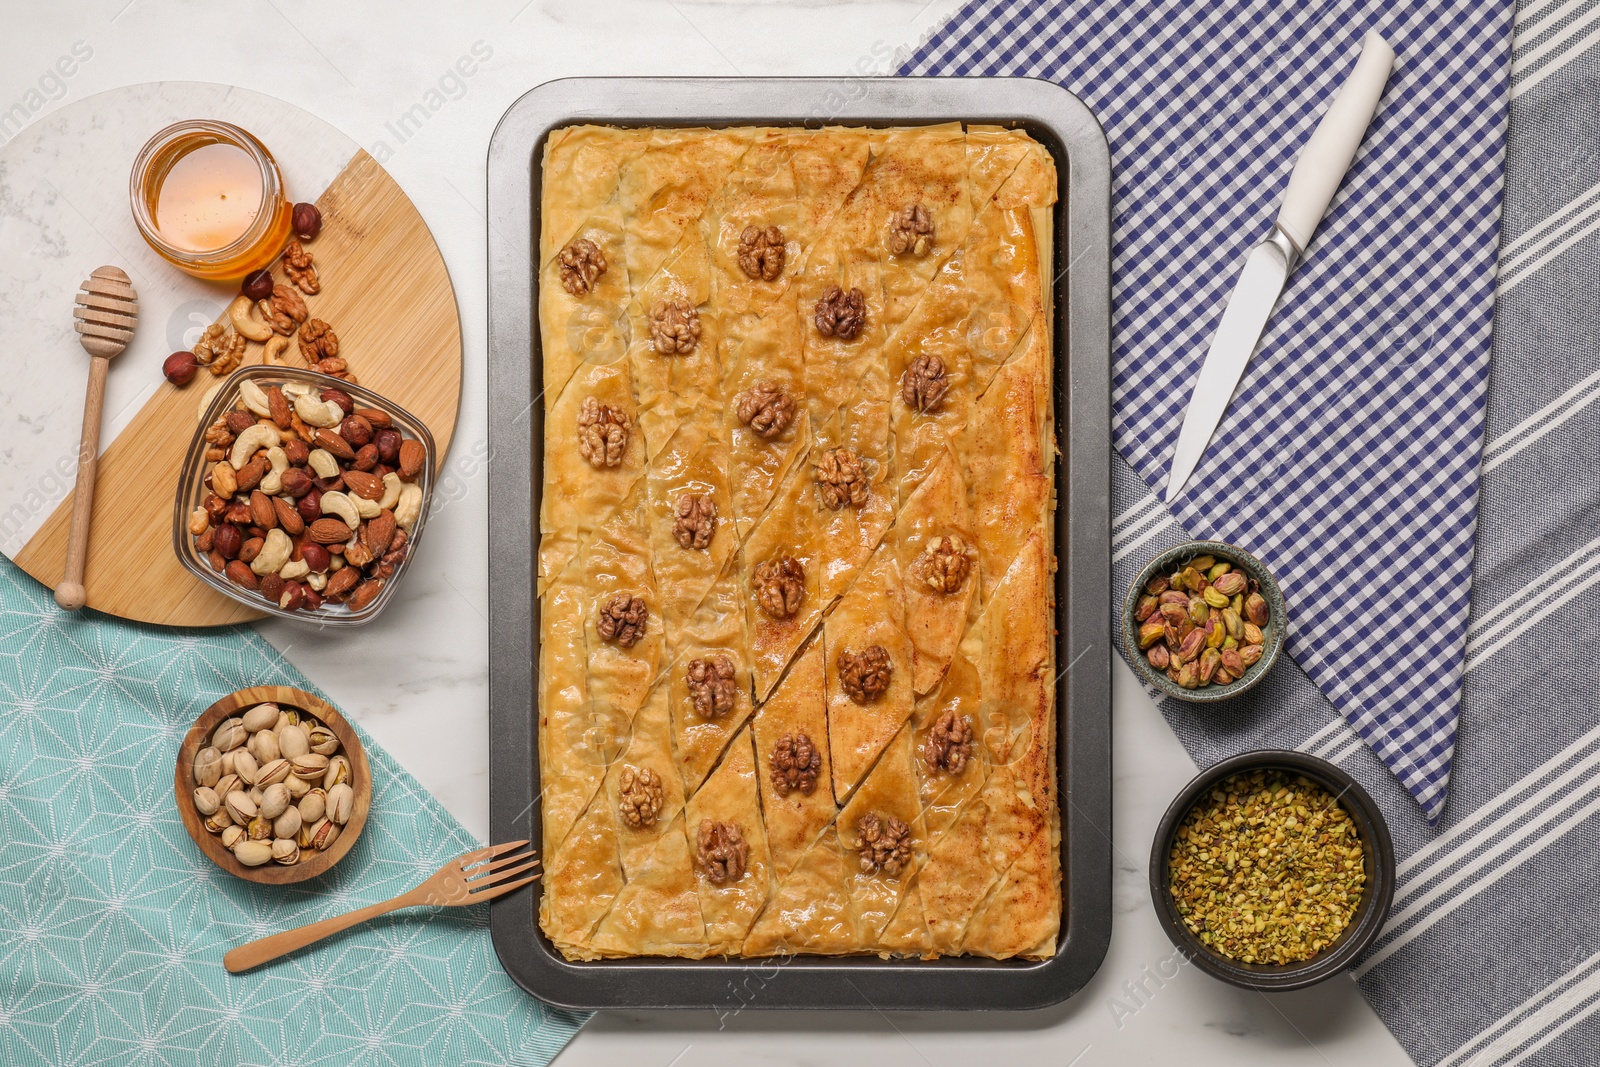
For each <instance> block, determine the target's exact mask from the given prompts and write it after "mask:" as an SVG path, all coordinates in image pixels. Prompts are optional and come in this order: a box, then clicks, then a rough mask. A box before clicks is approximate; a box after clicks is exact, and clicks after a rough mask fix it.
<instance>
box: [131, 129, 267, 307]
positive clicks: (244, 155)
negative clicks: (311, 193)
mask: <svg viewBox="0 0 1600 1067" xmlns="http://www.w3.org/2000/svg"><path fill="white" fill-rule="evenodd" d="M128 194H129V198H130V200H131V201H132V207H133V219H134V222H135V224H136V225H137V226H138V227H139V232H140V233H141V234H142V235H143V236H144V239H145V240H146V241H147V242H149V244H150V247H151V248H153V249H155V250H156V251H157V252H158V253H160V255H161V256H162V257H163V258H165V259H166V260H168V261H169V262H171V263H173V264H175V265H176V266H178V267H179V268H180V269H182V270H185V271H187V272H189V273H190V274H193V275H194V276H195V277H197V278H214V279H231V278H240V277H243V276H244V275H246V274H248V273H250V272H251V271H253V270H259V269H261V268H263V267H266V266H268V265H269V264H271V263H272V261H273V260H275V259H277V258H278V255H279V254H280V253H281V252H282V251H283V248H284V245H286V244H287V243H288V241H289V225H290V219H291V209H290V206H289V200H288V197H287V196H286V195H285V191H284V187H283V175H282V174H281V173H279V171H278V164H277V162H276V161H275V160H274V159H273V158H272V153H271V152H268V151H267V149H266V146H265V145H263V144H262V143H261V142H260V141H258V140H256V138H255V137H253V136H252V135H251V134H250V133H249V132H248V131H246V130H244V129H241V128H240V127H238V126H235V125H233V124H232V123H227V122H217V121H213V120H209V119H190V120H187V121H184V122H179V123H174V124H173V125H171V126H168V127H167V128H166V129H164V130H162V131H161V132H159V133H157V134H156V135H155V136H154V137H152V138H150V140H149V142H148V143H146V144H145V146H144V148H143V149H142V150H141V151H140V152H139V156H138V158H137V159H136V160H134V164H133V174H132V177H131V178H130V179H129V187H128Z"/></svg>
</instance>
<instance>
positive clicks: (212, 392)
mask: <svg viewBox="0 0 1600 1067" xmlns="http://www.w3.org/2000/svg"><path fill="white" fill-rule="evenodd" d="M220 392H222V383H221V382H218V383H217V384H215V385H213V386H212V387H211V388H210V389H207V390H206V392H205V395H204V396H202V397H201V398H200V413H199V414H198V415H197V416H195V417H196V418H199V419H204V418H205V417H206V412H208V411H210V410H211V402H212V401H213V400H215V399H216V398H217V394H218V393H220Z"/></svg>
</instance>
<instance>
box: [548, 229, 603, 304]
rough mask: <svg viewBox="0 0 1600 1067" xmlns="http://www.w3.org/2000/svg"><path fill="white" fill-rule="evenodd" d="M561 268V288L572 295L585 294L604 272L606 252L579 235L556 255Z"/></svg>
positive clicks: (592, 287)
mask: <svg viewBox="0 0 1600 1067" xmlns="http://www.w3.org/2000/svg"><path fill="white" fill-rule="evenodd" d="M556 262H557V263H558V264H559V265H560V268H561V288H563V289H565V290H566V291H567V292H569V293H571V294H572V295H573V296H587V295H588V294H589V293H590V292H591V291H592V290H593V289H594V283H595V282H596V281H598V280H599V278H600V275H602V274H604V273H605V272H606V254H605V253H604V252H602V251H600V246H599V245H597V244H595V243H594V242H593V241H591V240H589V239H588V238H587V237H580V238H578V239H577V240H576V241H573V242H572V243H571V244H570V245H568V246H567V247H565V248H563V249H562V250H561V253H560V255H558V256H556Z"/></svg>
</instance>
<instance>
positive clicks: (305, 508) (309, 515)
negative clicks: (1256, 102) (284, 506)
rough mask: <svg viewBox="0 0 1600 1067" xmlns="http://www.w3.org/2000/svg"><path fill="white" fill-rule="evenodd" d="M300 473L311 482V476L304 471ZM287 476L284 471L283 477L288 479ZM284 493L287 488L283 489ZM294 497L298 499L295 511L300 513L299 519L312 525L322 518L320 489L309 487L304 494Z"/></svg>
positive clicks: (287, 473)
mask: <svg viewBox="0 0 1600 1067" xmlns="http://www.w3.org/2000/svg"><path fill="white" fill-rule="evenodd" d="M300 473H301V474H302V475H303V476H304V477H305V479H306V481H307V482H309V481H310V480H311V475H309V474H306V473H305V471H301V472H300ZM289 474H290V472H289V471H284V472H283V477H284V478H288V477H289ZM284 491H285V492H287V491H288V486H285V487H284ZM295 495H298V496H299V497H300V500H299V502H298V503H297V504H295V510H296V511H298V512H300V517H301V518H302V519H304V520H305V521H306V522H307V523H313V522H316V521H317V520H318V519H320V518H322V490H321V489H318V488H316V487H315V486H309V487H308V488H307V490H306V491H305V492H304V493H300V494H295Z"/></svg>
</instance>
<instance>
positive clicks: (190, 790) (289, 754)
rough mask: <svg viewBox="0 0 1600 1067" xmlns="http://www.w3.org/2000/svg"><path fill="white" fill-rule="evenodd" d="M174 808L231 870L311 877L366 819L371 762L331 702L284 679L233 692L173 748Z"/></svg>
mask: <svg viewBox="0 0 1600 1067" xmlns="http://www.w3.org/2000/svg"><path fill="white" fill-rule="evenodd" d="M175 782H176V790H177V803H178V814H179V816H180V817H181V818H182V819H183V825H184V829H186V830H188V831H189V836H190V837H192V838H194V842H195V844H196V845H198V846H200V851H201V852H204V853H205V854H206V856H207V857H209V858H210V859H211V861H212V862H213V863H215V864H216V865H217V866H219V867H221V868H222V869H223V870H225V871H227V872H228V873H230V874H233V875H237V876H238V877H240V878H244V879H247V880H249V881H252V882H261V883H264V884H268V885H284V884H287V883H290V882H303V881H305V880H306V879H308V878H315V877H316V876H317V875H319V874H322V873H324V872H325V871H327V870H328V868H330V867H332V866H333V865H334V864H335V863H338V862H339V860H340V859H341V858H342V857H343V856H344V855H345V853H347V852H349V851H350V848H351V846H352V845H354V844H355V841H356V838H357V837H359V836H360V834H361V829H362V827H363V826H364V825H365V824H366V821H367V810H368V807H369V805H370V803H371V800H372V770H371V768H370V767H369V766H368V764H367V754H366V750H365V749H363V748H362V745H361V738H360V737H358V736H357V735H356V732H355V730H354V729H353V728H352V727H351V726H350V724H349V723H348V722H346V721H345V719H344V716H342V715H340V714H339V712H338V711H337V710H336V709H334V708H333V706H332V705H330V704H328V703H327V702H326V701H324V700H322V699H320V698H319V697H317V696H315V695H314V694H311V693H307V692H305V691H304V690H301V689H292V688H290V687H288V686H281V685H262V686H254V687H252V688H250V689H241V690H239V691H238V692H235V693H230V694H228V695H227V696H225V697H223V698H222V699H221V700H219V701H217V702H216V703H215V704H213V705H211V707H209V708H207V709H206V710H205V712H204V713H203V714H202V715H201V716H200V718H199V719H198V720H196V721H195V724H194V726H192V727H190V729H189V733H188V735H187V736H185V737H184V739H183V745H182V747H181V748H180V749H179V750H178V766H177V772H176V776H175Z"/></svg>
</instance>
